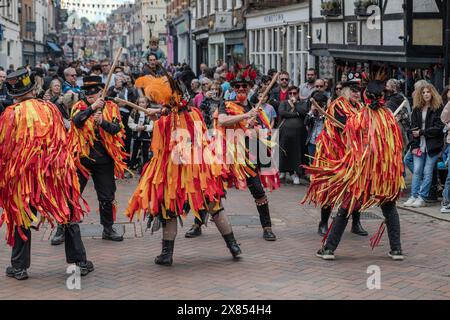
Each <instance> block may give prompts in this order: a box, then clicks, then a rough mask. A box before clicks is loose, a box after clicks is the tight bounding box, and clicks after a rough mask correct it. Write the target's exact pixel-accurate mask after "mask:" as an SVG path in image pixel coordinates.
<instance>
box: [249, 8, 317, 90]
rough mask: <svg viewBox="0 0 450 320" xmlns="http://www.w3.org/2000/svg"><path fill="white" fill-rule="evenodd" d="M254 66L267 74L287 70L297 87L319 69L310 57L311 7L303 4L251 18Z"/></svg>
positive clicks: (250, 30)
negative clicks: (310, 70) (272, 71)
mask: <svg viewBox="0 0 450 320" xmlns="http://www.w3.org/2000/svg"><path fill="white" fill-rule="evenodd" d="M246 17H247V32H248V36H247V37H248V49H249V58H250V63H254V64H255V65H256V66H257V67H259V69H260V70H261V71H262V72H264V73H267V72H268V71H269V69H276V70H286V71H287V72H289V74H290V76H291V80H292V81H293V83H294V84H296V85H299V84H300V83H303V82H304V81H305V79H306V71H307V69H308V68H313V67H314V66H315V60H314V57H313V56H312V55H310V54H309V37H310V35H309V34H310V31H309V6H308V3H302V4H298V5H293V6H287V7H282V8H275V9H268V10H263V11H258V12H253V13H249V14H247V16H246Z"/></svg>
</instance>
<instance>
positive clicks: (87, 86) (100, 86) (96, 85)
mask: <svg viewBox="0 0 450 320" xmlns="http://www.w3.org/2000/svg"><path fill="white" fill-rule="evenodd" d="M92 88H102V89H104V88H105V84H104V83H96V84H90V85H86V86H82V87H81V90H89V89H92Z"/></svg>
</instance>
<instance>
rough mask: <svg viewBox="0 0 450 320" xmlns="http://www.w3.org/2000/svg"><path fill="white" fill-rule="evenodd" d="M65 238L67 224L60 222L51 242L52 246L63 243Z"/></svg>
mask: <svg viewBox="0 0 450 320" xmlns="http://www.w3.org/2000/svg"><path fill="white" fill-rule="evenodd" d="M64 240H65V226H64V225H61V224H58V228H57V229H56V233H55V235H54V236H53V238H52V241H51V244H52V246H57V245H60V244H63V243H64Z"/></svg>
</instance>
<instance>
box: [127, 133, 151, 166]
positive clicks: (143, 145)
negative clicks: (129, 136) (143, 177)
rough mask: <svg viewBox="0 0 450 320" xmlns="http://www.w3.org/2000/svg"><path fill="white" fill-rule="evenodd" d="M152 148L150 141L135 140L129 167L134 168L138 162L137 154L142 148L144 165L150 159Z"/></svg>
mask: <svg viewBox="0 0 450 320" xmlns="http://www.w3.org/2000/svg"><path fill="white" fill-rule="evenodd" d="M149 149H150V141H143V140H137V139H136V140H134V143H133V153H132V155H131V161H130V165H129V168H131V169H133V168H134V166H136V163H137V162H138V160H137V155H138V152H139V150H141V156H142V166H144V165H145V164H146V163H147V162H148V160H149V157H148V152H149Z"/></svg>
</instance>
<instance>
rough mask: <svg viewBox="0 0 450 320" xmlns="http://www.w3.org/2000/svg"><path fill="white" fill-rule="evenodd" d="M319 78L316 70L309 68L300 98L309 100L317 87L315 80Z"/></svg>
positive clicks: (301, 88)
mask: <svg viewBox="0 0 450 320" xmlns="http://www.w3.org/2000/svg"><path fill="white" fill-rule="evenodd" d="M316 79H317V74H316V70H315V69H314V68H309V69H308V71H307V72H306V83H304V84H302V85H301V86H300V100H302V101H303V100H307V99H308V98H309V97H310V96H311V94H312V93H313V91H314V89H315V86H314V84H315V82H316Z"/></svg>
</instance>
